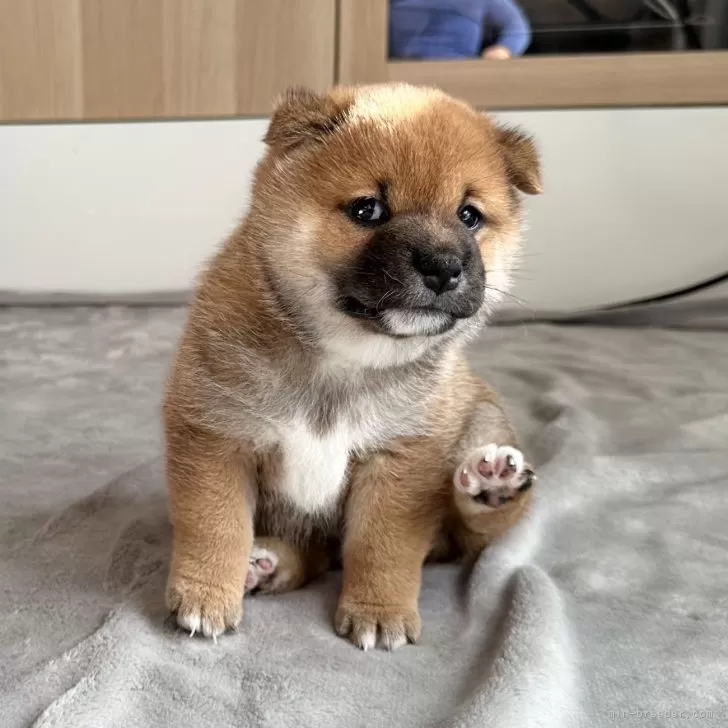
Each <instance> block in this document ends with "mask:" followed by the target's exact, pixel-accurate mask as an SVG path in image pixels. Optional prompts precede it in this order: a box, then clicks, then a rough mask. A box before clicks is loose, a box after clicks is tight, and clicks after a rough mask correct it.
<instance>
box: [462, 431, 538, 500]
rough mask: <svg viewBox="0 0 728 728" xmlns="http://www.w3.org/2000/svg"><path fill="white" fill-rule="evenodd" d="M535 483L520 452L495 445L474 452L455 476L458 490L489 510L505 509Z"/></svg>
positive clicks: (531, 471) (505, 446)
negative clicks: (506, 505) (503, 507)
mask: <svg viewBox="0 0 728 728" xmlns="http://www.w3.org/2000/svg"><path fill="white" fill-rule="evenodd" d="M535 480H536V476H535V474H534V472H533V470H532V469H531V467H530V466H529V465H528V464H527V463H526V462H525V461H524V458H523V453H522V452H521V451H520V450H518V449H517V448H515V447H510V446H508V445H497V444H496V443H490V444H489V445H485V446H484V447H479V448H477V449H475V450H473V451H472V452H471V453H470V455H468V457H467V458H466V459H465V461H464V462H463V463H462V464H461V465H460V467H459V468H457V469H456V471H455V476H454V484H455V488H456V489H457V490H458V491H460V492H461V493H465V494H467V495H469V496H470V497H471V498H472V499H473V500H474V501H475V502H476V503H479V504H481V505H482V506H484V507H486V508H500V507H502V506H504V505H505V504H506V503H509V502H510V501H512V500H513V499H514V498H516V497H518V495H519V494H520V493H524V492H525V491H527V490H528V489H529V488H530V487H531V486H532V485H533V482H534V481H535Z"/></svg>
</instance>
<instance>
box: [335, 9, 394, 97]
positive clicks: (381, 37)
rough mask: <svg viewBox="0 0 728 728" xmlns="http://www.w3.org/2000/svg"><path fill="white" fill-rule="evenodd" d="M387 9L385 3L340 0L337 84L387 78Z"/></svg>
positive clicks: (374, 81) (376, 80)
mask: <svg viewBox="0 0 728 728" xmlns="http://www.w3.org/2000/svg"><path fill="white" fill-rule="evenodd" d="M388 7H389V6H388V0H384V1H382V0H364V2H362V0H339V52H338V68H337V80H338V82H339V83H351V84H354V83H377V82H380V81H383V80H385V79H386V77H387V56H388V50H389V49H388V47H387V43H388V40H387V39H388V37H389V30H388V28H389V12H388Z"/></svg>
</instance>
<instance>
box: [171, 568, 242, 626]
mask: <svg viewBox="0 0 728 728" xmlns="http://www.w3.org/2000/svg"><path fill="white" fill-rule="evenodd" d="M242 597H243V595H242V593H241V592H240V590H238V589H237V588H234V587H232V586H223V585H219V584H211V583H207V582H204V581H197V580H194V579H187V578H184V577H180V576H172V577H171V578H170V580H169V583H168V584H167V593H166V599H167V606H168V607H169V609H170V611H172V612H173V613H174V615H175V617H176V619H177V624H178V625H179V626H180V627H182V629H186V630H187V631H188V632H189V633H190V636H194V635H195V634H198V633H199V634H202V635H204V636H205V637H211V638H212V639H213V640H216V639H217V638H218V636H219V635H221V634H222V633H223V632H225V631H227V630H231V629H235V628H236V627H237V626H238V624H239V623H240V620H241V619H242V616H243V603H242Z"/></svg>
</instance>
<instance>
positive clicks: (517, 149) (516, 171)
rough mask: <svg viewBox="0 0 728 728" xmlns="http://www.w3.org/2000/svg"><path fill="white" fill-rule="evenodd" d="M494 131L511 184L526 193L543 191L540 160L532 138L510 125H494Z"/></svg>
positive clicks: (536, 193) (533, 193)
mask: <svg viewBox="0 0 728 728" xmlns="http://www.w3.org/2000/svg"><path fill="white" fill-rule="evenodd" d="M495 133H496V138H497V140H498V144H499V145H500V148H501V151H502V153H503V157H504V158H505V161H506V169H507V171H508V177H509V178H510V180H511V183H512V184H513V186H514V187H516V188H518V189H519V190H521V192H525V193H526V194H527V195H538V194H539V193H541V192H543V186H542V184H541V162H540V160H539V154H538V149H536V144H535V142H534V141H533V139H532V138H531V137H530V136H529V135H528V134H524V133H523V132H522V131H521V130H520V129H516V128H514V127H510V126H508V127H503V126H500V127H496V130H495Z"/></svg>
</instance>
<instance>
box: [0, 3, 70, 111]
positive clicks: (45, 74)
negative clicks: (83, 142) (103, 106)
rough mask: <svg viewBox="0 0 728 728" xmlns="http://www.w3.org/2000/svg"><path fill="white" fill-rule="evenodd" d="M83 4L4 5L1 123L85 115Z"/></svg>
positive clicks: (0, 15)
mask: <svg viewBox="0 0 728 728" xmlns="http://www.w3.org/2000/svg"><path fill="white" fill-rule="evenodd" d="M80 39H81V31H80V6H79V0H53V2H48V0H0V119H4V120H8V121H14V120H25V119H27V120H37V119H48V118H56V117H61V118H72V119H73V118H79V117H80V116H81V115H82V88H81V77H80V71H81V45H80Z"/></svg>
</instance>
